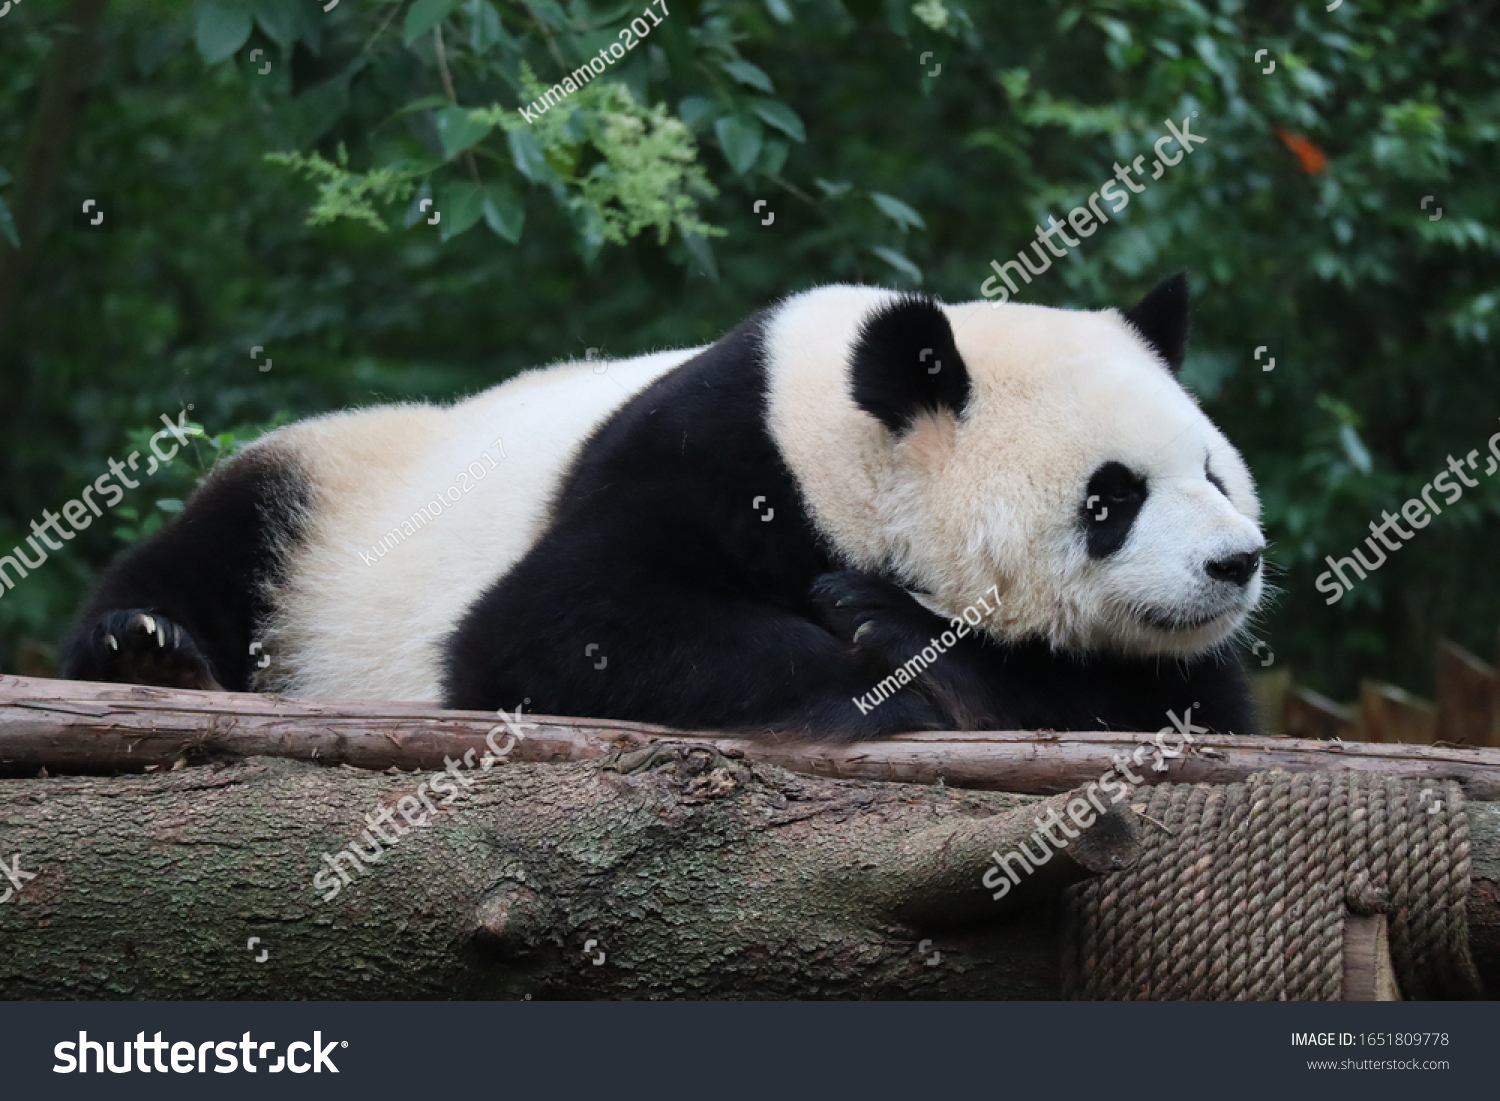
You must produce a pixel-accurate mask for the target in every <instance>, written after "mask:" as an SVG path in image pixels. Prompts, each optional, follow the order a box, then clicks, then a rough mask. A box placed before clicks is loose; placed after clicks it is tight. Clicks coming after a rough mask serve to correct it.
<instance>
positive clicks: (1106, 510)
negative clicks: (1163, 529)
mask: <svg viewBox="0 0 1500 1101" xmlns="http://www.w3.org/2000/svg"><path fill="white" fill-rule="evenodd" d="M1145 503H1146V479H1144V478H1142V477H1141V476H1140V475H1138V474H1136V473H1135V471H1133V470H1131V469H1130V468H1129V467H1128V466H1126V465H1125V464H1124V463H1115V462H1109V463H1105V464H1104V465H1103V466H1101V467H1100V468H1099V469H1098V470H1096V471H1094V473H1093V476H1092V477H1090V478H1089V484H1088V487H1087V488H1086V489H1085V490H1084V499H1083V506H1082V509H1081V515H1082V519H1083V530H1084V535H1085V538H1086V539H1087V542H1088V552H1089V557H1090V558H1108V557H1109V556H1110V555H1111V554H1114V552H1115V551H1117V550H1119V549H1120V548H1121V547H1122V546H1124V545H1125V539H1126V537H1127V536H1128V535H1129V534H1130V528H1131V525H1132V524H1134V523H1135V518H1136V516H1138V515H1139V514H1140V511H1141V506H1142V505H1144V504H1145Z"/></svg>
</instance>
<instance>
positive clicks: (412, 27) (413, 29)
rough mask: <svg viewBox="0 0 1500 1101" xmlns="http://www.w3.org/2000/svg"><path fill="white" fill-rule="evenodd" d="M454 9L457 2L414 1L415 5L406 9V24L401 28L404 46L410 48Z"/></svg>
mask: <svg viewBox="0 0 1500 1101" xmlns="http://www.w3.org/2000/svg"><path fill="white" fill-rule="evenodd" d="M456 7H458V0H416V3H414V4H412V6H411V7H410V8H409V9H407V12H406V23H405V25H404V27H403V28H402V34H403V35H404V36H405V38H406V44H407V45H408V46H410V45H411V44H412V43H413V42H415V41H416V40H417V39H419V38H421V37H422V36H423V35H424V34H426V33H427V32H428V31H430V30H432V28H433V27H436V26H437V25H438V24H439V23H441V22H442V21H443V20H444V19H446V18H447V16H448V13H449V12H451V11H452V10H453V9H454V8H456Z"/></svg>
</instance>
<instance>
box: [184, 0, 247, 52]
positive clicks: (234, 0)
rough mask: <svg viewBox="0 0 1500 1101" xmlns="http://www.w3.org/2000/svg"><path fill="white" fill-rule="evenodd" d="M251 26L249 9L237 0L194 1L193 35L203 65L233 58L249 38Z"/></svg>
mask: <svg viewBox="0 0 1500 1101" xmlns="http://www.w3.org/2000/svg"><path fill="white" fill-rule="evenodd" d="M251 23H252V20H251V18H250V9H249V8H247V7H245V5H244V4H242V3H239V2H238V0H197V6H196V20H195V26H194V31H193V36H194V38H195V40H196V41H197V43H198V53H199V55H200V56H201V57H202V58H203V60H204V62H205V63H206V64H208V65H217V64H218V63H219V62H221V61H223V60H224V59H225V58H227V57H233V56H234V52H235V51H236V50H238V49H239V48H240V47H241V46H243V45H244V44H245V42H246V40H247V39H249V37H250V29H251Z"/></svg>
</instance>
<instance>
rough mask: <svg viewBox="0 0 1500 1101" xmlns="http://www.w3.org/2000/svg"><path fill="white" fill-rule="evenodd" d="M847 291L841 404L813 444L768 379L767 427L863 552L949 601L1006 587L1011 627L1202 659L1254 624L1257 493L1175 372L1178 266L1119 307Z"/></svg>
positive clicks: (1077, 642) (810, 497) (1181, 334)
mask: <svg viewBox="0 0 1500 1101" xmlns="http://www.w3.org/2000/svg"><path fill="white" fill-rule="evenodd" d="M853 289H854V288H824V290H823V291H820V292H814V294H822V293H826V292H847V291H851V290H853ZM797 301H798V300H795V299H794V300H792V302H791V303H788V306H790V307H795V306H796V304H797ZM833 301H834V300H832V299H830V302H829V303H828V304H830V305H831V304H833ZM839 301H842V302H844V303H845V304H846V305H847V306H848V307H849V308H851V309H853V310H854V311H855V312H856V314H857V316H858V321H857V323H856V325H855V329H854V333H855V335H854V337H853V339H852V341H849V342H848V343H846V344H845V349H846V355H845V356H844V357H843V364H842V370H841V372H840V373H841V374H842V376H843V385H844V387H845V388H846V389H845V394H846V396H845V397H844V399H843V400H842V401H841V402H838V403H836V404H838V405H840V406H841V407H842V410H843V411H842V413H840V414H839V415H837V416H834V417H832V418H828V417H824V418H821V424H820V431H821V432H822V433H823V436H822V438H821V439H809V438H808V435H807V431H806V430H807V429H808V428H810V427H811V426H812V424H813V423H814V421H815V420H818V419H819V418H807V417H799V416H797V415H796V414H793V415H791V416H787V415H786V409H785V406H786V401H785V399H786V397H787V394H786V392H785V391H786V390H787V389H788V388H787V387H786V386H784V385H783V386H781V387H779V389H780V391H781V392H780V393H778V387H777V386H776V385H773V390H772V423H773V429H774V430H775V431H776V432H777V434H778V438H779V440H780V442H781V443H782V445H783V448H784V449H785V447H786V445H787V444H788V443H789V442H795V443H796V444H797V445H798V446H800V447H801V449H802V456H801V457H800V458H799V457H798V456H797V455H793V456H792V461H793V464H794V469H797V470H798V473H799V476H800V480H801V481H802V482H803V483H804V494H805V496H806V498H807V501H808V504H809V506H810V508H811V510H812V512H813V515H814V518H815V521H816V522H817V524H818V526H819V527H820V528H821V529H823V531H824V532H825V534H826V535H827V536H828V537H829V538H830V541H831V542H832V543H833V544H834V546H835V547H836V548H837V549H838V550H839V551H841V552H842V553H843V555H844V556H845V557H846V558H847V559H849V561H850V563H851V564H853V565H856V566H859V567H861V568H866V569H880V568H885V569H892V570H894V571H895V573H896V574H898V575H899V576H901V577H902V578H903V579H904V580H905V581H906V582H907V583H909V584H910V585H911V586H913V587H914V588H916V589H917V590H919V591H922V592H925V593H926V594H929V595H928V602H929V603H931V604H932V605H933V606H934V607H935V608H937V609H938V610H940V611H942V612H945V613H946V614H948V615H959V614H961V613H962V612H963V611H964V610H965V609H966V608H969V607H974V608H976V609H977V610H978V612H979V613H980V614H981V615H983V614H984V612H983V606H982V605H981V604H980V602H979V598H980V597H981V596H985V595H986V593H987V592H993V593H998V596H999V605H998V608H997V609H996V611H995V612H994V613H993V614H991V615H989V616H986V617H985V618H984V620H983V628H984V630H985V631H986V632H987V633H988V634H990V635H991V636H992V637H995V638H997V639H1000V640H1002V641H1014V640H1021V639H1030V638H1042V639H1046V640H1048V641H1049V642H1051V643H1052V644H1053V645H1054V646H1056V647H1059V648H1066V649H1074V650H1093V649H1106V650H1112V651H1116V652H1125V653H1137V654H1180V655H1188V654H1193V653H1197V652H1200V651H1202V650H1205V649H1208V648H1210V647H1212V646H1214V645H1216V644H1218V643H1220V642H1222V641H1224V640H1225V639H1226V638H1228V637H1229V636H1231V635H1232V634H1234V633H1235V632H1236V631H1237V630H1238V629H1239V628H1240V627H1241V626H1242V625H1243V624H1244V623H1245V621H1246V618H1247V617H1248V616H1249V615H1250V613H1251V612H1252V611H1253V609H1254V608H1255V606H1256V604H1257V603H1258V601H1259V600H1260V597H1261V594H1262V591H1263V588H1264V581H1263V570H1262V563H1261V552H1262V550H1263V549H1264V547H1265V539H1264V537H1263V535H1262V534H1261V530H1260V526H1259V524H1258V522H1257V520H1258V517H1259V515H1260V505H1259V502H1258V500H1257V499H1256V495H1255V488H1254V484H1253V482H1252V481H1251V478H1250V473H1249V471H1248V470H1247V468H1246V466H1245V463H1244V460H1243V459H1241V457H1240V455H1239V452H1237V451H1236V450H1235V448H1234V447H1233V446H1232V445H1231V444H1230V443H1229V441H1228V440H1227V439H1225V437H1224V435H1223V434H1222V433H1221V432H1220V431H1219V430H1218V429H1217V428H1216V427H1215V426H1214V425H1213V424H1212V423H1211V422H1210V421H1209V420H1208V418H1207V417H1206V416H1204V414H1203V412H1202V411H1201V410H1200V409H1199V407H1198V405H1197V403H1196V402H1195V401H1194V400H1193V398H1192V397H1191V396H1190V395H1189V394H1188V393H1187V391H1186V390H1184V389H1183V388H1182V386H1181V385H1180V384H1179V383H1178V381H1177V379H1176V377H1175V376H1176V372H1177V370H1178V368H1179V367H1180V366H1181V364H1182V357H1183V344H1184V340H1185V337H1186V330H1187V281H1186V279H1185V278H1184V277H1182V276H1175V277H1173V278H1170V279H1168V280H1166V281H1164V282H1163V283H1161V284H1159V285H1158V286H1157V287H1156V288H1155V289H1154V290H1152V291H1151V292H1150V293H1149V294H1148V295H1147V296H1146V297H1145V298H1144V299H1143V300H1142V301H1141V302H1140V303H1139V304H1138V305H1136V306H1135V307H1134V308H1132V309H1131V310H1129V311H1126V312H1124V313H1121V312H1119V311H1116V310H1103V311H1099V312H1087V311H1078V310H1062V309H1050V308H1046V307H1041V306H1027V305H1018V304H1004V305H999V306H996V305H995V304H992V303H989V302H975V303H969V304H965V305H958V306H945V305H942V304H939V303H937V302H935V301H933V300H931V299H926V298H918V297H910V296H894V295H890V296H886V297H885V298H884V299H883V300H880V301H877V302H871V301H870V299H869V298H868V292H865V294H864V295H863V296H861V297H860V298H859V299H857V300H856V299H850V298H847V297H845V298H843V299H840V300H839ZM785 322H790V324H785ZM798 329H801V330H802V335H803V336H807V335H809V334H808V331H807V330H806V328H805V327H804V326H803V325H799V324H797V321H796V317H795V311H793V312H792V313H789V315H788V317H787V318H786V319H784V321H783V322H778V324H777V325H776V326H774V327H773V329H772V330H771V333H770V334H769V335H770V336H771V338H772V345H771V348H772V353H773V354H772V356H771V362H772V363H773V364H774V363H776V362H777V358H776V351H777V345H778V344H780V345H781V346H782V347H787V343H786V342H787V341H788V340H789V339H790V340H792V341H795V340H796V339H797V335H798V333H797V330H798ZM846 339H847V338H846ZM809 350H811V349H808V348H807V347H806V342H805V341H804V345H803V349H802V354H804V355H805V354H806V352H807V351H809ZM805 362H807V361H806V360H804V363H805ZM804 396H810V395H804ZM799 420H800V421H801V422H802V425H801V430H798V426H797V425H796V424H795V423H794V422H797V421H799ZM789 430H790V435H794V436H798V437H800V439H798V440H796V441H792V440H791V439H790V435H789ZM834 449H837V451H838V453H834ZM807 471H813V472H815V473H814V474H813V476H812V477H811V478H809V477H806V476H802V475H803V474H804V472H807ZM835 471H836V472H837V473H834V472H835ZM809 483H811V484H809ZM986 600H987V602H989V603H993V601H994V597H993V595H991V596H988V597H986Z"/></svg>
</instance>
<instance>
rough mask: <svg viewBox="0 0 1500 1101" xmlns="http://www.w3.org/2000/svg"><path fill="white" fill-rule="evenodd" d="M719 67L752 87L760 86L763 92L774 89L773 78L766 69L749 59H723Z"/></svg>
mask: <svg viewBox="0 0 1500 1101" xmlns="http://www.w3.org/2000/svg"><path fill="white" fill-rule="evenodd" d="M719 67H720V68H721V69H723V70H724V71H725V72H726V73H728V74H729V75H730V76H732V77H734V79H735V80H738V81H739V82H740V83H741V84H748V85H749V86H750V87H752V88H758V89H760V90H761V91H762V92H769V91H772V90H773V89H772V87H771V78H770V77H768V76H767V75H766V74H765V70H763V69H762V68H760V66H758V65H752V64H750V62H748V61H723V62H720V63H719Z"/></svg>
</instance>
